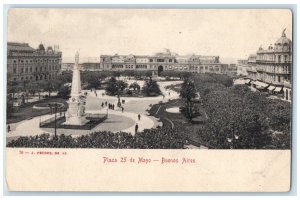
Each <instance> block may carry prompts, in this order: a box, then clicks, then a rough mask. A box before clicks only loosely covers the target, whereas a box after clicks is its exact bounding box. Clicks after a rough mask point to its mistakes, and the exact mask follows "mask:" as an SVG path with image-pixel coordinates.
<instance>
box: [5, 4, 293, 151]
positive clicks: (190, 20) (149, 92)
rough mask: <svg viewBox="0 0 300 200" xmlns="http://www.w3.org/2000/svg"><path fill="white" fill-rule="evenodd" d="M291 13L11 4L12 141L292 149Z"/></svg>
mask: <svg viewBox="0 0 300 200" xmlns="http://www.w3.org/2000/svg"><path fill="white" fill-rule="evenodd" d="M292 33H293V27H292V12H291V11H290V10H288V9H71V8H70V9H68V8H65V9H54V8H31V9H30V8H27V9H26V8H12V9H10V10H9V11H8V22H7V69H6V71H7V85H6V130H7V131H6V147H7V148H78V149H79V148H95V149H199V150H211V149H214V150H215V149H219V150H222V149H224V150H230V149H232V150H235V149H264V150H288V149H290V148H291V121H292V120H291V116H292V115H291V114H292V113H291V105H292V99H293V98H292V97H293V92H292V72H293V70H292V69H293V57H292V54H293V40H292V38H293V34H292Z"/></svg>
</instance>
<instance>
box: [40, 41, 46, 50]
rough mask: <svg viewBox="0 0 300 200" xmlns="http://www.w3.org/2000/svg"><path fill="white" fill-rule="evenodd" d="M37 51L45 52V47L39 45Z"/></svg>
mask: <svg viewBox="0 0 300 200" xmlns="http://www.w3.org/2000/svg"><path fill="white" fill-rule="evenodd" d="M39 50H42V51H45V47H44V45H43V44H42V43H41V44H40V45H39Z"/></svg>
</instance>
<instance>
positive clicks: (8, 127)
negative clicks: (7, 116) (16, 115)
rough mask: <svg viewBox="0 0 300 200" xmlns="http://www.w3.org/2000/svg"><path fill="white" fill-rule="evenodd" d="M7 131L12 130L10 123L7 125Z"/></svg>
mask: <svg viewBox="0 0 300 200" xmlns="http://www.w3.org/2000/svg"><path fill="white" fill-rule="evenodd" d="M7 132H10V125H9V124H8V125H7Z"/></svg>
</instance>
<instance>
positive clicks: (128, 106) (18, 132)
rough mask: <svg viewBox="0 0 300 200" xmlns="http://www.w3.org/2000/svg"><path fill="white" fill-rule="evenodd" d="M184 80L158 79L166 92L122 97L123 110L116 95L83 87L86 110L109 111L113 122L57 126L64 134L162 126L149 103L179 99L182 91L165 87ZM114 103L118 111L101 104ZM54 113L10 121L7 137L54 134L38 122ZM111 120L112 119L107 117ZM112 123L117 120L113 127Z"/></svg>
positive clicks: (162, 89)
mask: <svg viewBox="0 0 300 200" xmlns="http://www.w3.org/2000/svg"><path fill="white" fill-rule="evenodd" d="M131 82H134V80H128V84H131ZM137 82H138V83H139V84H140V85H141V86H142V84H143V83H144V82H143V81H137ZM179 83H181V81H169V82H158V84H159V85H160V89H161V91H162V93H163V94H164V95H165V97H164V98H163V96H158V97H143V98H139V97H122V98H121V100H125V104H122V106H123V107H124V112H122V111H121V108H118V107H117V106H116V105H117V98H116V97H113V96H107V95H102V94H105V91H104V90H97V91H96V93H97V95H96V94H95V92H91V91H90V90H83V91H82V93H85V92H87V93H88V95H87V103H86V113H101V114H106V113H107V112H108V115H109V117H110V116H111V118H110V119H111V121H106V123H105V122H104V123H101V124H99V125H98V126H96V127H95V128H93V129H92V130H87V131H82V130H72V129H58V131H57V133H58V134H61V133H65V134H72V135H82V134H87V133H90V132H93V131H98V130H107V131H112V132H118V131H125V132H130V133H132V134H134V133H135V130H134V128H135V125H136V124H138V126H139V129H138V131H142V130H144V129H150V128H156V127H157V126H161V125H162V124H161V122H158V119H156V118H154V117H152V116H148V112H147V109H149V108H150V105H151V104H152V105H153V104H157V103H159V102H160V101H162V102H166V101H169V100H170V99H177V98H179V94H178V93H177V92H175V91H173V90H166V88H165V87H166V86H168V85H172V84H179ZM106 101H107V103H111V104H115V110H111V109H109V110H108V109H107V107H103V108H102V106H101V104H102V102H106ZM138 114H140V115H141V119H140V120H138ZM53 116H54V115H44V116H41V117H35V118H33V119H30V120H24V121H22V122H19V123H17V124H11V127H13V130H12V131H11V132H9V133H7V137H8V138H9V137H17V136H29V135H39V134H42V133H50V134H53V132H54V131H53V129H50V128H43V129H41V128H39V122H40V120H41V121H44V120H46V119H49V118H50V117H53ZM108 120H109V119H108ZM112 123H115V124H114V125H113V126H112ZM118 124H119V125H118Z"/></svg>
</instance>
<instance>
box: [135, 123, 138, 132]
mask: <svg viewBox="0 0 300 200" xmlns="http://www.w3.org/2000/svg"><path fill="white" fill-rule="evenodd" d="M138 129H139V125H138V124H136V125H135V133H137V131H138Z"/></svg>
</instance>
